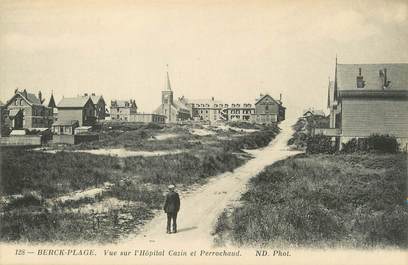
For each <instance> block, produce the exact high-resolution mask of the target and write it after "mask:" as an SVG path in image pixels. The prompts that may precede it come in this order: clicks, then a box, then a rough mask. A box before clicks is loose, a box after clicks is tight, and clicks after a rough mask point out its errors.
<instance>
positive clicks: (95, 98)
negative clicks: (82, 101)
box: [82, 94, 103, 104]
mask: <svg viewBox="0 0 408 265" xmlns="http://www.w3.org/2000/svg"><path fill="white" fill-rule="evenodd" d="M82 97H83V98H90V99H91V100H92V103H93V104H97V103H98V102H99V100H100V99H102V100H103V97H102V95H95V94H91V95H86V96H85V95H83V96H82Z"/></svg>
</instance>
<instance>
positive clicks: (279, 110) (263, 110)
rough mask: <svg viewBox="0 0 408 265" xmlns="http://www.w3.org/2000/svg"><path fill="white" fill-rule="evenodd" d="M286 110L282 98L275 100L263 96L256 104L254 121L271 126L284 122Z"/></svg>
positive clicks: (268, 96)
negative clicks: (271, 124)
mask: <svg viewBox="0 0 408 265" xmlns="http://www.w3.org/2000/svg"><path fill="white" fill-rule="evenodd" d="M285 110H286V108H285V107H284V106H283V104H282V101H281V98H280V99H279V100H275V99H273V98H272V97H271V96H270V95H268V94H266V95H262V94H261V96H260V97H259V98H258V99H257V100H256V102H255V114H254V115H253V121H254V122H255V123H259V124H270V123H276V122H280V121H283V120H284V119H285Z"/></svg>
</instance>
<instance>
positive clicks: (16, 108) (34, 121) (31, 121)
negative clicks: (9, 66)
mask: <svg viewBox="0 0 408 265" xmlns="http://www.w3.org/2000/svg"><path fill="white" fill-rule="evenodd" d="M43 102H44V100H43V98H42V94H41V91H40V92H39V93H38V97H37V96H36V95H35V94H32V93H29V92H27V90H26V89H24V90H22V91H19V90H17V89H16V90H15V91H14V95H13V96H12V97H11V99H9V100H8V101H7V103H6V104H5V105H4V108H5V109H7V111H8V117H9V119H10V120H11V127H12V128H13V129H31V128H50V127H51V125H52V122H53V113H52V108H49V107H47V106H44V105H43Z"/></svg>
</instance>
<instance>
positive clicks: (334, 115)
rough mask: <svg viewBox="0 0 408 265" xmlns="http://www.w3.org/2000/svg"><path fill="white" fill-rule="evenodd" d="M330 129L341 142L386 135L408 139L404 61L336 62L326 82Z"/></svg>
mask: <svg viewBox="0 0 408 265" xmlns="http://www.w3.org/2000/svg"><path fill="white" fill-rule="evenodd" d="M328 107H329V108H330V129H327V130H326V131H325V134H326V135H329V136H334V137H339V138H340V141H341V142H343V143H344V142H347V141H348V140H350V139H351V138H361V137H368V136H370V135H372V134H383V135H384V134H388V135H393V136H395V137H397V139H399V141H400V142H402V143H403V144H406V143H407V142H408V64H404V63H398V64H337V62H336V67H335V79H334V81H332V82H330V83H329V88H328Z"/></svg>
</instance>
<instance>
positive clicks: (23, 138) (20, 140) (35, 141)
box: [0, 135, 42, 146]
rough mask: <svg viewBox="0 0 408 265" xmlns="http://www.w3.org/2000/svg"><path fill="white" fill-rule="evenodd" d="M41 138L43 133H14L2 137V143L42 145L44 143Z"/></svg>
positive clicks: (0, 141)
mask: <svg viewBox="0 0 408 265" xmlns="http://www.w3.org/2000/svg"><path fill="white" fill-rule="evenodd" d="M41 138H42V136H41V135H13V136H8V137H0V145H24V146H40V145H41V143H42V141H41V140H42V139H41Z"/></svg>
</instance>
